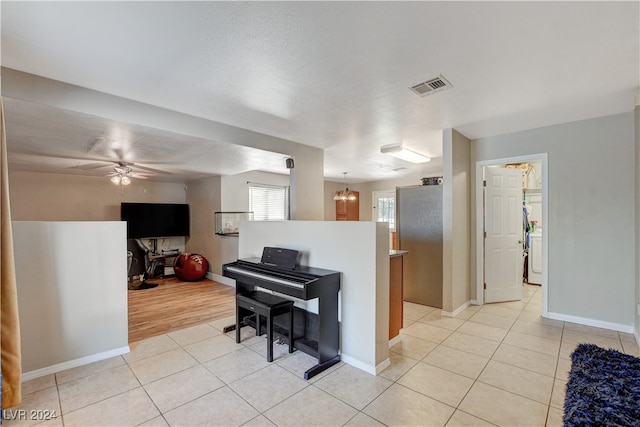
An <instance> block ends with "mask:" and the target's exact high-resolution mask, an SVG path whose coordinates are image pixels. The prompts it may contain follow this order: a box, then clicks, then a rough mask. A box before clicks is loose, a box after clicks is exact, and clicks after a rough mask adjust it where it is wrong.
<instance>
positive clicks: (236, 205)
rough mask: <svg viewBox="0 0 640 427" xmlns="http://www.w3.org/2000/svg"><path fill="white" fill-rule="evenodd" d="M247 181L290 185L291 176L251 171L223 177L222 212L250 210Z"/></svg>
mask: <svg viewBox="0 0 640 427" xmlns="http://www.w3.org/2000/svg"><path fill="white" fill-rule="evenodd" d="M247 181H250V182H256V183H259V184H267V185H281V186H288V185H290V179H289V175H282V174H277V173H269V172H260V171H251V172H245V173H239V174H237V175H228V176H223V177H222V182H221V184H222V210H223V211H230V212H245V211H248V210H249V185H248V184H247Z"/></svg>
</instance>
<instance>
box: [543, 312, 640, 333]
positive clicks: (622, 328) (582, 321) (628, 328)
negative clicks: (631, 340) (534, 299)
mask: <svg viewBox="0 0 640 427" xmlns="http://www.w3.org/2000/svg"><path fill="white" fill-rule="evenodd" d="M542 316H543V317H548V318H549V319H553V320H562V321H565V322H571V323H577V324H579V325H585V326H593V327H595V328H602V329H611V330H612V331H618V332H625V333H627V334H633V332H634V331H633V325H623V324H621V323H612V322H604V321H602V320H595V319H588V318H586V317H578V316H570V315H568V314H560V313H543V314H542Z"/></svg>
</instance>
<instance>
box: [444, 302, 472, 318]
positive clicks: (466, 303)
mask: <svg viewBox="0 0 640 427" xmlns="http://www.w3.org/2000/svg"><path fill="white" fill-rule="evenodd" d="M470 305H471V301H467V302H465V303H464V304H462V305H461V306H460V307H458V308H456V309H455V310H454V311H453V312H450V311H444V310H442V313H441V314H442V315H443V316H444V317H456V316H457V315H458V314H460V313H462V312H463V311H464V309H465V308H467V307H469V306H470Z"/></svg>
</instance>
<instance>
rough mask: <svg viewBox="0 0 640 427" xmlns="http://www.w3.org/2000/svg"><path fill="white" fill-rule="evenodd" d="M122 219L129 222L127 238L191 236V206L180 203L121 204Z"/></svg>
mask: <svg viewBox="0 0 640 427" xmlns="http://www.w3.org/2000/svg"><path fill="white" fill-rule="evenodd" d="M120 219H121V220H122V221H126V222H127V238H128V239H143V238H155V237H175V236H188V235H189V226H190V224H189V205H187V204H180V203H121V205H120Z"/></svg>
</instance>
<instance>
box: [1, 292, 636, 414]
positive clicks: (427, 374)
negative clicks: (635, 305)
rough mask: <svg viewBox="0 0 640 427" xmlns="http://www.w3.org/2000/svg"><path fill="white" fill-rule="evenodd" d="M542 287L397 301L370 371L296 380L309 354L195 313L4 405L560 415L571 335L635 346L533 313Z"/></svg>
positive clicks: (27, 387) (341, 368)
mask: <svg viewBox="0 0 640 427" xmlns="http://www.w3.org/2000/svg"><path fill="white" fill-rule="evenodd" d="M540 296H541V295H540V289H539V288H538V287H535V286H528V285H525V286H524V300H523V301H522V302H509V303H502V304H491V305H485V306H483V307H478V306H472V307H469V308H467V309H466V310H465V311H463V312H462V313H461V314H460V315H458V317H456V318H454V319H451V318H443V317H441V316H440V314H439V313H440V311H439V310H437V309H434V308H431V307H426V306H421V305H417V304H412V303H405V314H406V318H405V328H404V329H403V331H402V337H401V342H400V343H398V344H396V345H394V346H393V347H391V349H390V350H391V351H390V359H391V366H390V367H389V368H387V369H386V370H385V371H384V372H382V373H381V374H380V375H378V376H373V375H369V374H367V373H365V372H363V371H361V370H359V369H356V368H354V367H352V366H349V365H346V364H344V363H340V364H338V365H336V366H334V367H333V368H331V369H330V370H329V371H327V372H324V373H322V374H321V375H319V376H317V377H315V378H312V379H311V380H310V381H305V380H303V379H302V373H303V372H304V371H305V370H306V369H307V368H308V367H310V366H312V365H313V364H314V363H315V361H314V359H312V358H311V357H309V356H307V355H306V354H304V353H301V352H295V353H293V354H291V355H290V354H288V353H287V350H286V348H287V347H286V346H279V345H278V346H276V348H275V349H274V351H275V360H274V362H273V363H268V362H267V361H266V359H265V353H266V341H265V338H264V337H255V336H253V334H254V330H253V329H250V328H244V329H243V337H244V338H243V342H242V344H236V343H235V339H234V335H233V333H231V334H228V335H224V334H223V333H222V328H223V326H225V325H227V324H229V323H232V322H233V319H232V318H230V319H224V320H221V321H216V322H212V323H207V324H202V325H199V326H195V327H192V328H189V329H185V330H181V331H177V332H171V333H169V334H166V335H161V336H158V337H155V338H151V339H148V340H145V341H143V342H141V343H139V344H138V345H137V346H135V348H133V349H132V352H131V353H129V354H127V355H125V356H122V357H115V358H112V359H109V360H105V361H101V362H97V363H93V364H91V365H87V366H82V367H79V368H75V369H70V370H68V371H64V372H60V373H58V374H55V375H49V376H46V377H43V378H39V379H36V380H33V381H29V382H26V383H25V384H24V389H23V392H24V402H23V404H22V405H21V406H20V407H19V408H14V409H13V411H14V412H13V413H14V414H17V413H19V412H17V410H20V409H23V410H26V411H27V412H26V414H27V418H31V417H30V416H29V414H31V413H30V410H36V411H40V412H35V414H36V415H37V414H39V415H38V416H36V417H35V418H36V419H31V420H29V419H27V420H17V419H16V420H5V425H9V426H13V425H34V424H36V423H38V422H40V425H43V426H63V425H64V426H99V425H105V426H120V425H122V426H136V425H140V426H166V425H171V426H197V425H204V426H217V425H224V426H232V425H234V426H235V425H246V426H268V425H282V426H307V425H309V426H311V425H313V426H341V425H346V426H381V425H388V426H396V425H402V426H412V425H414V426H431V425H434V426H436V425H437V426H444V425H447V426H476V425H477V426H482V425H500V426H517V425H522V426H544V425H549V426H555V425H561V424H562V408H563V401H564V392H565V390H564V388H565V384H566V381H567V373H568V371H569V369H570V368H571V362H570V360H569V357H570V354H571V351H572V350H573V349H574V348H575V346H576V344H577V343H579V342H592V343H595V344H597V345H600V346H604V347H607V348H615V349H618V350H620V351H623V352H625V353H629V354H633V355H636V356H640V349H639V348H638V346H637V345H636V343H635V341H634V339H633V337H632V336H631V335H629V334H623V333H618V332H614V331H610V330H605V329H598V328H592V327H588V326H582V325H576V324H571V323H566V322H561V321H556V320H549V319H543V318H541V317H540V314H539V313H540V305H541V302H540ZM45 411H49V412H48V413H47V412H45ZM51 413H55V414H57V415H58V417H57V418H55V419H50V420H46V421H44V422H41V420H37V418H40V419H42V418H43V417H46V416H47V415H49V414H51Z"/></svg>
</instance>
